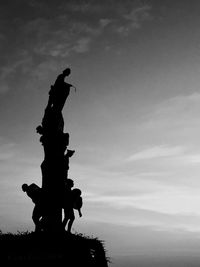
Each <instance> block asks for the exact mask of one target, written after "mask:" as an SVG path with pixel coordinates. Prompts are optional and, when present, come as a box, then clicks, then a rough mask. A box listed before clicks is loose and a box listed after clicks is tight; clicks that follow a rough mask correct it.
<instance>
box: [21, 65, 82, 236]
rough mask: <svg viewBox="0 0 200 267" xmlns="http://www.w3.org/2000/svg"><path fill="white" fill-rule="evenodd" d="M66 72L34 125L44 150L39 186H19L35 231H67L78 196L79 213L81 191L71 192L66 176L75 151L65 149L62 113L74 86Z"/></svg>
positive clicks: (67, 139) (67, 138)
mask: <svg viewBox="0 0 200 267" xmlns="http://www.w3.org/2000/svg"><path fill="white" fill-rule="evenodd" d="M70 73H71V70H70V69H69V68H66V69H65V70H63V72H62V73H61V74H59V75H58V77H57V79H56V81H55V83H54V85H53V86H51V89H50V91H49V99H48V104H47V106H46V108H45V111H44V116H43V118H42V122H41V124H40V125H39V126H37V128H36V132H37V133H38V134H39V135H40V142H41V144H42V146H43V149H44V160H43V161H42V163H41V165H40V167H41V173H42V188H40V187H38V186H37V185H35V184H31V185H29V186H28V185H27V184H23V185H22V190H23V191H24V192H26V193H27V195H28V196H29V197H30V198H31V199H32V201H33V202H34V203H35V207H34V209H33V216H32V218H33V221H34V223H35V230H36V231H41V230H42V231H49V232H51V233H52V232H61V231H63V230H64V229H65V226H66V224H67V223H68V231H69V232H70V231H71V227H72V224H73V221H74V219H75V216H74V211H73V205H74V203H75V199H79V202H78V201H77V200H76V203H77V204H76V205H75V206H76V209H77V210H78V212H79V216H80V217H81V216H82V214H81V206H82V198H81V191H80V190H79V191H77V190H75V191H73V192H72V187H73V181H72V180H71V179H68V171H69V158H71V157H72V156H73V155H74V153H75V150H70V149H68V145H69V133H64V119H63V115H62V109H63V107H64V104H65V102H66V99H67V97H68V95H69V93H70V88H71V87H74V86H73V85H71V84H69V83H66V82H65V78H66V77H68V76H69V75H70ZM74 88H75V87H74ZM75 90H76V88H75ZM78 196H79V197H78ZM77 207H79V208H77ZM62 209H64V219H63V218H62Z"/></svg>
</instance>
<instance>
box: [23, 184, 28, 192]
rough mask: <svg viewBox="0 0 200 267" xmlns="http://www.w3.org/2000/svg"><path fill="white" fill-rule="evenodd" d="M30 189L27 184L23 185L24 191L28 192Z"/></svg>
mask: <svg viewBox="0 0 200 267" xmlns="http://www.w3.org/2000/svg"><path fill="white" fill-rule="evenodd" d="M27 189H28V185H27V184H23V185H22V191H24V192H26V191H27Z"/></svg>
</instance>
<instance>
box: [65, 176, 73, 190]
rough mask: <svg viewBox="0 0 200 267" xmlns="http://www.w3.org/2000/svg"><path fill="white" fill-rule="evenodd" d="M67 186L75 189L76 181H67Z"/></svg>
mask: <svg viewBox="0 0 200 267" xmlns="http://www.w3.org/2000/svg"><path fill="white" fill-rule="evenodd" d="M65 184H66V185H67V186H68V187H70V188H71V187H73V186H74V181H73V180H72V179H70V178H68V179H66V181H65Z"/></svg>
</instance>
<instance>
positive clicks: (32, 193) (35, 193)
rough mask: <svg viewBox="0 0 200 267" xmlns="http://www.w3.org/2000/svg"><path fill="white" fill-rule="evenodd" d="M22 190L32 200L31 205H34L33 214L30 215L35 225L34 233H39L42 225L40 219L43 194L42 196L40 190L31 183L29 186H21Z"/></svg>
mask: <svg viewBox="0 0 200 267" xmlns="http://www.w3.org/2000/svg"><path fill="white" fill-rule="evenodd" d="M22 190H23V191H24V192H26V194H27V195H28V196H29V197H30V198H31V199H32V201H33V203H34V204H35V206H34V208H33V213H32V219H33V222H34V224H35V231H36V232H38V231H41V229H42V224H41V217H42V216H43V214H44V206H43V202H44V200H43V194H42V189H41V188H40V187H39V186H38V185H36V184H34V183H32V184H30V185H27V184H23V185H22Z"/></svg>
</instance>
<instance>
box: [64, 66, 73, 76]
mask: <svg viewBox="0 0 200 267" xmlns="http://www.w3.org/2000/svg"><path fill="white" fill-rule="evenodd" d="M70 73H71V70H70V68H66V69H65V70H63V74H64V75H65V76H69V75H70Z"/></svg>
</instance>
